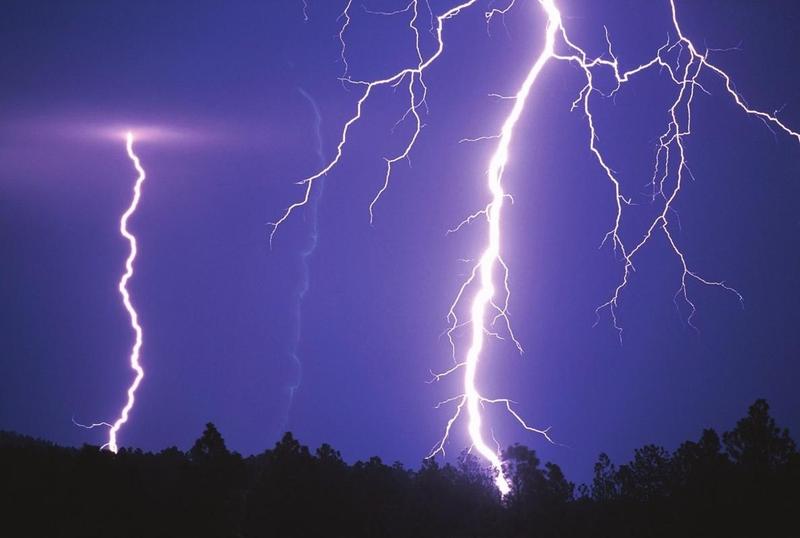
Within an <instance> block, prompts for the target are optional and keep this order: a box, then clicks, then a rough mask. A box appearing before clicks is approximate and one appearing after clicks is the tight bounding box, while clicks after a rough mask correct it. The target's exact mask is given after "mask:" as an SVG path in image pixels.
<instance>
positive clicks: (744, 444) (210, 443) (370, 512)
mask: <svg viewBox="0 0 800 538" xmlns="http://www.w3.org/2000/svg"><path fill="white" fill-rule="evenodd" d="M503 460H504V462H505V465H506V466H507V469H508V474H509V476H510V477H511V478H512V481H513V490H512V492H511V493H510V494H509V495H508V496H506V497H505V498H500V496H499V494H498V493H497V491H496V489H495V488H494V486H493V483H492V476H491V474H490V472H489V471H488V470H487V469H486V468H484V467H483V466H482V464H481V463H480V462H479V460H477V459H476V458H475V457H474V456H472V455H470V454H469V453H467V452H466V451H465V452H464V453H462V454H461V457H460V458H459V459H458V461H457V463H456V464H452V465H451V464H446V465H440V464H439V463H437V462H436V461H434V460H424V461H423V462H422V464H421V467H420V468H419V469H416V470H413V469H408V468H405V467H404V466H403V465H402V464H400V463H395V464H391V465H389V464H386V463H384V462H382V461H381V460H380V458H377V457H373V458H371V459H369V461H359V462H356V463H355V464H353V465H348V464H347V463H346V462H344V461H343V460H342V458H341V456H340V454H339V453H338V452H337V451H336V450H335V449H334V448H332V447H331V446H329V445H326V444H324V445H322V446H320V447H319V448H317V449H316V451H314V452H312V451H310V450H309V449H308V447H305V446H303V445H301V444H300V443H299V442H298V441H297V440H296V439H295V438H294V437H293V436H292V434H291V433H286V434H285V435H284V436H283V438H282V439H281V440H280V441H279V442H278V443H277V444H276V445H275V447H274V448H272V449H269V450H265V451H264V452H263V453H261V454H257V455H253V456H249V457H242V456H241V455H240V454H238V453H236V452H232V451H230V450H229V449H228V448H227V447H226V445H225V441H224V439H223V437H222V435H221V434H220V432H219V431H218V430H217V429H216V427H215V426H214V425H213V424H208V425H207V426H206V429H205V431H204V432H203V433H202V436H201V437H200V438H199V439H198V440H197V441H196V442H195V443H194V446H192V448H191V449H190V450H189V451H188V452H182V451H180V450H178V449H177V448H174V447H173V448H167V449H165V450H163V451H161V452H159V453H145V452H142V451H141V450H130V449H121V450H120V451H119V453H118V454H116V455H115V454H113V453H111V452H108V451H101V450H99V447H96V446H89V445H85V446H83V447H82V448H80V449H77V448H66V447H60V446H56V445H53V444H51V443H48V442H45V441H40V440H36V439H32V438H29V437H24V436H20V435H17V434H14V433H9V432H2V433H0V476H1V477H2V478H1V479H0V483H1V484H2V490H3V491H2V494H3V498H4V500H3V502H2V507H3V531H2V532H0V534H2V535H3V536H47V537H62V536H63V537H67V536H69V537H72V536H75V537H95V536H97V537H100V536H103V537H105V536H114V537H160V536H169V537H173V538H174V537H183V536H186V537H200V536H208V537H262V536H263V537H306V536H329V537H330V536H335V537H340V536H341V537H361V536H364V537H382V536H389V537H393V536H397V537H428V536H430V537H434V536H435V537H462V536H463V537H468V536H475V537H523V536H525V537H537V536H541V537H572V536H582V537H585V536H597V537H612V536H613V537H651V536H653V537H655V536H658V537H660V536H665V537H666V536H688V537H707V536H725V537H730V536H752V537H784V536H785V537H796V536H800V515H798V511H800V493H799V490H798V483H800V454H798V452H797V447H796V444H795V442H794V441H793V440H792V438H791V437H790V436H789V432H788V430H786V429H782V428H780V427H779V426H777V425H776V424H775V421H774V419H773V418H772V417H771V416H770V414H769V406H768V404H767V402H766V401H764V400H758V401H756V402H755V403H754V404H753V405H752V406H751V407H750V408H749V411H748V413H747V415H746V416H745V417H744V418H742V419H741V420H739V421H738V423H737V424H736V425H735V427H734V428H733V429H732V430H731V431H728V432H725V433H723V434H722V435H721V436H720V435H718V434H717V433H716V432H715V431H714V430H711V429H707V430H705V431H703V432H702V434H701V435H700V437H699V439H697V440H695V441H686V442H684V443H683V444H681V445H680V446H679V447H678V448H677V450H675V451H674V452H672V453H670V452H669V451H667V450H665V449H664V448H662V447H659V446H655V445H646V446H643V447H641V448H639V449H637V450H636V451H635V452H634V454H633V457H632V459H631V460H630V461H628V462H627V463H624V464H619V465H617V464H615V463H613V462H612V461H611V460H610V459H609V457H608V456H607V455H605V454H600V455H599V457H598V459H597V462H596V463H595V466H594V477H593V480H592V481H591V483H589V484H585V485H580V486H577V487H576V485H575V484H573V483H572V482H570V481H569V480H568V479H567V478H566V477H565V476H564V474H563V473H562V471H561V469H560V468H559V466H558V465H556V464H553V463H543V462H541V461H540V460H539V458H538V457H537V456H536V453H535V452H534V451H533V450H532V449H530V448H528V447H526V446H523V445H513V446H511V447H509V448H507V449H506V450H505V451H504V452H503Z"/></svg>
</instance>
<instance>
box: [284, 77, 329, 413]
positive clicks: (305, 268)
mask: <svg viewBox="0 0 800 538" xmlns="http://www.w3.org/2000/svg"><path fill="white" fill-rule="evenodd" d="M297 91H298V92H300V95H302V96H303V98H304V99H305V100H306V101H307V102H308V104H309V105H310V106H311V110H312V111H313V113H314V135H315V136H316V138H317V147H316V154H317V159H318V160H319V166H325V147H324V145H323V139H322V115H321V114H320V111H319V106H317V102H316V101H315V100H314V98H313V97H311V95H310V94H309V93H308V92H307V91H305V90H304V89H303V88H297ZM324 190H325V182H324V178H323V180H320V182H319V185H318V186H317V189H316V190H315V192H314V193H312V195H311V198H310V200H309V202H308V205H307V206H306V212H305V217H306V220H307V222H308V240H307V241H308V242H307V244H306V245H305V246H304V247H303V248H302V250H301V251H300V283H299V284H298V286H297V289H296V291H295V302H294V304H295V312H294V315H295V320H296V323H295V331H294V335H293V338H292V342H291V344H290V345H291V348H292V349H291V357H292V364H293V365H294V368H295V378H294V381H292V383H291V384H290V385H289V387H288V390H289V403H288V406H287V419H286V420H288V413H289V409H291V406H292V402H293V401H294V394H295V392H296V391H297V389H298V388H300V384H301V383H302V381H303V363H302V362H301V361H300V356H299V355H298V351H297V347H298V345H299V344H300V337H301V336H302V329H303V300H304V299H305V297H306V294H307V293H308V290H309V287H310V281H309V278H310V274H309V272H310V268H309V261H310V258H311V256H312V255H313V254H314V251H315V250H317V244H318V242H319V204H320V202H321V200H322V195H323V193H324Z"/></svg>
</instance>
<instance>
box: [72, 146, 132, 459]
mask: <svg viewBox="0 0 800 538" xmlns="http://www.w3.org/2000/svg"><path fill="white" fill-rule="evenodd" d="M125 137H126V150H127V152H128V157H129V158H130V160H131V161H132V162H133V166H134V168H135V169H136V172H137V173H138V174H139V175H138V177H137V178H136V182H135V183H134V185H133V198H132V199H131V203H130V205H129V206H128V208H127V209H126V210H125V212H124V213H123V214H122V217H121V218H120V220H119V233H120V235H122V237H124V238H125V239H127V240H128V245H129V246H130V250H129V252H128V258H127V259H126V260H125V272H124V273H123V275H122V277H121V278H120V280H119V284H118V285H117V289H118V290H119V293H120V295H121V296H122V304H123V305H124V306H125V310H126V311H127V312H128V316H129V318H130V324H131V329H133V332H134V336H135V339H134V343H133V347H132V348H131V353H130V357H129V361H130V365H131V369H132V370H133V371H134V372H136V375H135V377H134V379H133V382H132V383H131V385H130V386H129V387H128V391H127V395H128V398H127V401H126V402H125V405H124V406H123V408H122V410H121V411H120V414H119V417H118V418H117V419H116V421H115V422H114V423H113V424H109V423H108V422H98V423H94V424H89V425H83V424H79V423H77V422H75V420H74V419H73V423H74V424H76V425H77V426H80V427H82V428H86V429H92V428H97V427H101V426H102V427H107V428H108V442H106V444H104V445H103V446H102V447H101V449H103V448H108V449H109V450H110V451H111V452H114V453H115V454H116V453H117V450H118V448H119V447H118V445H117V433H119V430H120V428H122V425H123V424H125V423H126V422H128V417H129V415H130V412H131V410H132V409H133V406H134V404H135V403H136V390H137V389H138V388H139V384H140V383H141V382H142V379H143V378H144V369H142V365H141V364H140V362H139V352H140V351H141V348H142V326H141V325H140V324H139V314H138V313H137V312H136V309H135V308H134V306H133V303H132V302H131V295H130V292H129V291H128V281H129V280H130V279H131V277H133V263H134V261H135V260H136V254H137V253H138V249H137V245H136V236H134V235H133V234H132V233H131V232H130V231H129V230H128V219H130V217H131V216H132V215H133V214H134V213H135V212H136V209H137V208H138V207H139V200H140V199H141V197H142V183H144V180H145V177H146V174H145V171H144V168H142V165H141V163H140V161H139V157H138V156H137V155H136V153H134V151H133V140H134V136H133V133H132V132H130V131H129V132H128V133H126V135H125Z"/></svg>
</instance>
